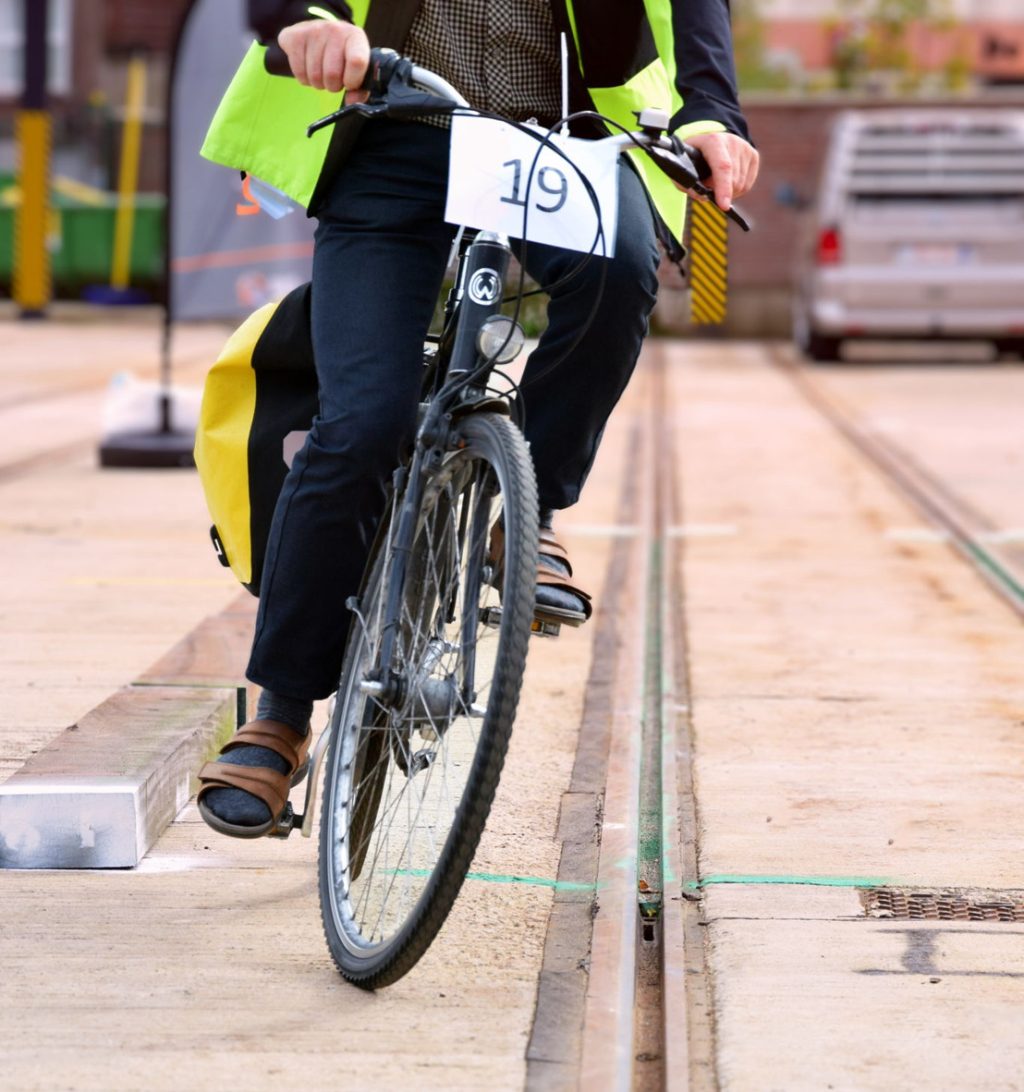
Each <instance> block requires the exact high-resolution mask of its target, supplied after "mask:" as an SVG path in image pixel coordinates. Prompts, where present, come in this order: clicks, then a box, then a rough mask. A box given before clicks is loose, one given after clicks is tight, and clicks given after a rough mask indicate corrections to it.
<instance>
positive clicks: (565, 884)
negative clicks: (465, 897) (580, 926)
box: [385, 868, 597, 891]
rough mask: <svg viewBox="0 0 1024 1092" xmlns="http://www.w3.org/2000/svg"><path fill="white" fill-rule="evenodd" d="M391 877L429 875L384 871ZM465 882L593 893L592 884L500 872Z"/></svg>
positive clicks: (469, 875) (471, 874)
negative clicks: (516, 884) (514, 884)
mask: <svg viewBox="0 0 1024 1092" xmlns="http://www.w3.org/2000/svg"><path fill="white" fill-rule="evenodd" d="M385 871H386V872H387V873H388V874H389V875H392V876H411V877H413V878H414V879H426V878H427V877H428V876H430V875H431V870H430V869H429V868H391V869H386V870H385ZM466 879H467V880H479V881H481V882H482V883H518V884H523V885H524V886H526V887H549V888H551V890H553V891H595V890H597V885H596V884H593V883H573V882H572V881H570V880H549V879H548V878H547V877H545V876H512V875H506V874H505V873H501V872H467V873H466Z"/></svg>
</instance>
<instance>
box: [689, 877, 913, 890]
mask: <svg viewBox="0 0 1024 1092" xmlns="http://www.w3.org/2000/svg"><path fill="white" fill-rule="evenodd" d="M727 883H733V884H749V885H751V886H757V885H771V884H776V885H779V886H781V885H783V884H797V885H803V886H805V887H891V886H893V881H892V880H887V879H883V878H881V877H878V876H742V875H731V874H728V873H726V874H722V875H718V876H705V877H704V879H702V880H687V881H686V883H684V884H683V887H685V888H686V889H687V890H689V891H698V890H699V889H700V888H702V887H713V886H717V885H718V884H727Z"/></svg>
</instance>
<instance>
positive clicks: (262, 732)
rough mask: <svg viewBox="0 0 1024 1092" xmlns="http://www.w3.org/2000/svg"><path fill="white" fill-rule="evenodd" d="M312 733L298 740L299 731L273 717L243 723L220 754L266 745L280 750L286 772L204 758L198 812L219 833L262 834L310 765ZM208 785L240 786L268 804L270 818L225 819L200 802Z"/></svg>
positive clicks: (269, 828) (271, 826)
mask: <svg viewBox="0 0 1024 1092" xmlns="http://www.w3.org/2000/svg"><path fill="white" fill-rule="evenodd" d="M311 737H312V733H311V732H307V734H306V738H305V739H302V740H300V739H299V738H298V734H297V733H296V732H294V731H293V730H292V729H291V728H289V727H288V726H287V725H286V724H282V723H281V722H280V721H276V720H253V721H250V722H249V723H248V724H246V725H243V726H242V727H241V728H239V729H238V731H237V732H236V733H235V734H234V735H233V736H232V737H231V739H229V740H228V741H227V743H225V744H224V746H223V747H221V749H220V753H221V754H222V755H225V754H228V753H229V752H230V751H233V750H234V749H235V748H236V747H266V748H267V749H268V750H270V751H273V752H274V753H275V754H279V755H280V756H281V757H282V758H283V759H284V760H285V762H287V763H288V764H289V770H288V772H287V773H278V772H277V771H276V770H271V769H268V768H267V767H266V766H237V765H235V764H234V763H230V762H207V763H206V765H205V766H203V768H202V769H201V770H200V771H199V781H200V789H199V794H198V796H197V797H196V804H197V806H198V808H199V814H200V815H201V816H202V817H203V819H204V821H205V822H206V823H207V824H208V825H209V826H211V827H212V828H213V829H214V830H215V831H217V832H218V833H219V834H228V835H230V836H231V837H232V838H261V837H263V835H265V834H269V833H270V832H271V831H272V830H273V829H274V828H275V827H276V826H277V824H278V823H279V822H280V819H281V816H282V815H283V814H284V810H285V808H286V807H287V805H288V792H289V790H290V789H291V788H292V786H293V785H297V784H298V783H299V782H300V781H301V780H302V779H303V778H304V777H305V776H306V772H307V771H308V769H309V744H310V740H311ZM211 789H241V790H242V791H243V792H247V793H249V794H250V795H252V796H255V797H256V798H257V799H258V800H262V801H263V803H264V804H266V805H267V809H268V810H269V812H270V819H269V820H268V821H267V822H266V823H260V824H259V825H257V826H242V825H241V824H238V823H228V822H225V820H223V819H221V818H220V817H219V816H216V815H214V813H213V812H212V811H210V809H209V808H208V807H207V806H206V804H205V803H204V802H203V797H204V796H205V795H206V793H207V792H209V791H210V790H211Z"/></svg>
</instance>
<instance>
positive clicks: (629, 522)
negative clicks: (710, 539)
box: [527, 345, 717, 1092]
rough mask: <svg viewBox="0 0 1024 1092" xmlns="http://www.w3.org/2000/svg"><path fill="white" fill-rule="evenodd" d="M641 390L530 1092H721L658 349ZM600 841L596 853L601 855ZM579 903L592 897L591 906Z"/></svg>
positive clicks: (651, 353) (543, 979)
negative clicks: (564, 1091) (583, 891)
mask: <svg viewBox="0 0 1024 1092" xmlns="http://www.w3.org/2000/svg"><path fill="white" fill-rule="evenodd" d="M638 378H640V380H641V383H640V384H638V385H642V388H643V390H642V394H641V397H640V399H639V405H637V407H636V408H635V411H634V413H635V419H634V422H633V426H632V429H631V432H630V439H629V442H628V445H627V450H628V457H627V458H626V459H625V460H624V461H623V463H622V466H621V471H620V478H619V483H620V484H619V490H620V492H619V502H618V511H617V515H616V521H617V522H616V526H617V531H618V534H617V537H616V540H615V542H614V544H613V546H612V550H611V562H610V565H609V567H608V570H607V573H606V579H605V586H604V589H603V594H602V595H601V597H600V599H599V604H600V605H601V610H600V613H599V616H598V618H597V619H596V622H597V632H596V634H595V641H594V652H593V658H592V662H591V668H590V674H589V679H588V684H587V702H586V706H585V708H584V715H583V720H582V724H581V732H580V746H579V750H578V752H577V756H576V763H575V767H574V771H573V777H572V780H571V782H570V787H569V792H568V793H566V795H565V796H564V797H563V802H562V821H561V823H560V837H561V839H562V854H561V864H560V868H559V875H558V879H559V882H560V885H562V886H561V887H560V889H556V895H555V904H554V907H553V911H552V918H551V924H550V926H549V931H548V938H547V944H546V947H545V956H544V965H543V967H542V971H541V976H540V985H539V990H538V1003H537V1009H536V1015H535V1020H534V1028H533V1034H532V1036H531V1040H530V1047H529V1048H528V1054H527V1056H528V1060H529V1069H528V1076H527V1088H529V1089H542V1088H553V1087H566V1081H565V1078H566V1076H567V1074H569V1073H573V1074H575V1078H576V1079H575V1080H574V1081H573V1082H568V1083H575V1084H578V1087H581V1088H587V1089H591V1088H593V1089H616V1090H623V1092H625V1090H627V1089H631V1090H636V1092H661V1090H663V1089H668V1090H675V1089H687V1090H692V1092H705V1090H712V1089H715V1088H716V1087H717V1079H716V1075H715V1065H714V1051H713V1029H712V1016H711V1012H712V1006H711V998H710V984H709V977H708V973H707V965H706V959H705V940H704V932H705V930H704V924H703V921H702V916H701V901H700V897H699V895H697V894H694V893H693V892H692V890H691V888H690V887H686V886H684V883H685V881H686V880H691V881H693V880H695V879H696V878H697V845H696V838H697V829H698V821H697V809H696V800H695V795H694V790H693V781H692V770H691V754H692V736H691V724H690V720H689V704H688V697H687V694H688V680H687V670H686V641H685V632H684V625H683V622H682V619H683V617H684V615H683V600H684V589H683V586H682V569H681V553H682V549H683V544H684V533H683V531H682V529H681V526H680V516H681V502H680V498H679V485H680V483H679V480H678V476H677V473H676V465H675V464H676V459H675V453H674V448H675V442H674V435H673V425H672V421H671V415H670V410H669V407H668V405H667V381H666V362H665V358H664V353H663V351H662V350H660V349H659V348H658V347H657V345H652V346H650V347H649V348H648V349H647V351H646V352H645V355H644V358H643V360H642V364H641V369H640V375H639V376H638ZM595 829H596V830H597V831H598V832H599V836H598V837H597V838H596V839H594V842H595V843H596V844H588V840H587V832H588V830H589V831H590V832H593V831H594V830H595ZM569 887H572V888H574V889H575V890H574V891H573V892H570V891H568V890H566V889H567V888H569ZM581 887H582V888H591V889H592V891H593V894H592V895H590V896H589V898H588V899H587V900H586V901H585V902H584V901H582V900H581V899H580V896H579V889H580V888H581ZM691 887H693V885H692V884H691ZM574 974H575V976H576V977H575V978H574ZM570 987H573V988H570ZM581 1024H582V1033H581V1032H580V1025H581ZM556 1043H558V1044H560V1045H559V1046H558V1047H557V1048H555V1049H553V1046H554V1044H556Z"/></svg>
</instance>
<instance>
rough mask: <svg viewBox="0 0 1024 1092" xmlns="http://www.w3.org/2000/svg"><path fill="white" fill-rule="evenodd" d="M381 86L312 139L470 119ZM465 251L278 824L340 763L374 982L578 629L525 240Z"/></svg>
mask: <svg viewBox="0 0 1024 1092" xmlns="http://www.w3.org/2000/svg"><path fill="white" fill-rule="evenodd" d="M285 63H286V62H285ZM268 67H270V65H269V64H268ZM271 70H272V71H273V70H274V69H271ZM277 71H278V73H279V74H284V72H283V71H281V69H280V61H278V66H277ZM366 86H367V89H368V90H369V91H370V97H369V99H368V101H367V102H366V103H362V104H358V105H353V106H345V107H343V108H342V109H341V110H339V111H337V112H336V113H334V114H332V115H330V116H329V117H327V118H324V119H321V120H320V121H319V122H316V123H315V124H314V125H313V126H311V127H310V132H311V133H312V132H314V131H316V130H317V129H319V128H322V127H323V126H325V125H330V124H334V123H336V122H337V121H339V120H341V119H342V118H344V117H347V116H350V115H352V114H357V115H361V116H363V117H368V118H373V117H381V116H391V117H410V116H423V115H426V114H430V113H437V114H440V113H452V112H453V111H455V110H468V109H469V108H468V106H467V105H466V103H465V101H464V100H463V99H461V97H460V96H459V95H458V93H457V92H456V91H455V89H454V88H452V87H451V86H450V85H449V84H447V83H446V82H445V81H444V80H442V79H441V78H440V77H438V76H436V75H435V74H433V73H430V72H428V71H427V70H425V69H421V68H418V67H416V66H413V65H412V64H411V63H410V62H409V61H407V60H406V59H404V58H401V57H399V56H398V55H397V54H395V53H393V52H392V51H389V50H373V51H372V54H371V65H370V72H369V75H368V78H367V84H366ZM645 114H646V115H647V116H644V115H641V117H640V123H641V131H640V132H638V133H625V134H621V135H617V136H609V137H607V138H605V139H606V140H609V141H615V142H618V144H619V145H620V146H621V147H622V148H626V147H632V146H637V147H642V148H644V149H645V151H646V152H647V153H648V154H651V155H652V156H655V157H657V159H656V161H657V162H659V165H660V166H661V167H662V169H663V170H665V171H666V173H670V174H673V175H674V176H675V177H676V178H677V180H679V181H681V182H683V184H685V185H687V186H688V187H690V188H693V189H695V190H697V192H700V193H704V194H707V193H709V191H708V190H707V189H706V188H705V187H704V186H703V185H702V183H701V182H700V178H699V175H700V173H701V169H702V164H701V159H700V156H699V153H697V152H696V151H695V150H694V149H689V148H687V147H686V146H684V145H682V144H680V143H679V142H678V141H675V140H674V138H671V137H667V136H665V135H664V128H665V126H666V125H667V117H665V116H664V115H655V112H652V111H648V112H645ZM541 139H542V140H543V138H541ZM703 169H704V171H705V176H706V165H704V168H703ZM736 216H738V214H734V218H735V217H736ZM740 219H742V218H740ZM458 238H459V239H461V238H462V232H461V231H460V233H459V237H458ZM459 253H460V258H459V264H458V272H457V275H456V278H455V281H454V285H453V288H452V290H451V292H450V293H449V295H448V298H447V302H446V305H445V311H444V321H443V327H442V331H441V333H440V334H439V335H436V336H434V337H430V338H428V339H427V342H426V343H425V344H426V347H425V353H424V383H423V402H422V403H421V407H420V419H419V426H418V430H417V434H416V439H415V445H414V448H413V451H412V454H411V457H410V459H409V460H408V461H406V462H405V463H403V464H402V466H400V467H399V468H398V469H397V470H396V471H395V473H394V476H393V480H392V484H391V499H390V502H389V505H388V508H387V511H386V514H385V516H384V519H383V520H382V523H381V528H380V531H379V534H378V539H377V543H376V545H375V547H374V549H373V551H372V553H371V557H370V561H369V563H368V565H367V570H366V575H365V576H364V583H363V588H362V590H361V592H360V594H359V596H358V597H356V598H355V599H352V600H350V601H349V603H348V604H347V606H348V607H349V609H350V610H351V612H352V614H353V618H354V621H353V624H352V626H351V630H350V636H349V641H348V646H347V650H346V653H345V659H344V664H343V667H342V671H341V677H340V681H339V686H338V690H337V693H336V695H335V698H334V705H333V709H332V712H331V716H330V721H329V725H328V728H327V730H326V731H325V732H324V733H323V735H322V736H321V737H320V739H319V741H318V742H317V744H316V747H315V748H314V752H313V755H312V759H311V763H310V771H309V775H308V776H309V780H308V784H307V790H306V802H305V807H304V810H303V812H302V814H301V815H297V814H295V813H294V811H293V810H292V809H291V806H290V805H289V807H288V808H287V809H286V811H285V813H284V815H283V816H282V818H281V820H280V822H279V824H278V827H277V829H276V830H275V831H274V836H277V837H287V836H288V835H289V834H290V833H291V831H292V830H293V829H295V828H296V827H300V828H301V830H302V833H303V834H304V835H305V836H306V837H309V836H310V835H311V832H312V824H313V815H314V812H315V807H316V793H317V784H318V781H319V774H320V769H321V766H322V765H323V763H324V761H325V755H326V763H327V766H326V772H325V774H324V790H323V791H324V800H323V808H322V815H321V823H320V846H319V890H320V904H321V915H322V918H323V925H324V932H325V936H326V940H327V945H328V948H329V949H330V952H331V955H332V957H333V959H334V962H335V964H336V965H337V967H338V970H339V971H340V972H341V974H342V975H343V976H344V977H345V978H346V979H347V980H348V981H350V982H352V983H354V984H356V985H358V986H361V987H363V988H366V989H376V988H378V987H381V986H385V985H388V984H390V983H392V982H394V981H396V980H397V979H398V978H400V977H401V976H402V975H404V974H405V973H406V972H407V971H408V970H409V969H410V968H411V967H412V966H414V965H415V963H416V962H417V961H418V960H419V959H420V957H421V956H422V955H423V953H424V952H425V951H426V950H427V948H428V947H429V945H430V943H431V942H432V940H433V939H434V937H435V936H436V934H437V932H438V930H439V929H440V927H441V925H442V924H443V922H444V920H445V918H446V917H447V914H448V912H449V910H450V909H451V907H452V905H453V903H454V901H455V898H456V896H457V895H458V893H459V890H460V888H461V886H462V883H463V880H464V879H465V875H466V872H467V870H468V869H469V866H470V863H471V861H472V858H473V854H474V853H475V851H476V848H477V845H478V843H479V840H480V836H481V834H482V832H483V828H484V824H485V822H486V819H487V816H488V814H489V811H490V808H491V804H492V802H493V800H494V795H495V791H496V789H497V784H498V779H499V777H500V774H501V769H502V765H503V762H504V758H505V754H506V751H507V748H508V743H509V737H510V735H511V731H512V724H513V721H514V719H515V712H516V706H517V702H518V698H519V692H520V688H521V685H522V678H523V672H524V670H525V665H526V654H527V646H528V642H529V639H530V635H531V632H534V633H540V634H542V635H544V634H547V635H555V634H556V633H557V631H558V625H557V623H552V622H550V621H548V622H544V621H538V620H537V619H535V617H534V595H535V574H536V570H537V554H538V508H537V493H536V483H535V481H534V474H533V466H532V462H531V460H530V454H529V450H528V448H527V446H526V443H525V441H524V439H523V436H522V433H521V432H520V430H519V429H518V428H517V426H516V424H515V421H514V414H515V410H516V405H515V401H514V397H513V395H514V393H515V388H514V385H512V387H511V389H506V390H496V389H495V388H493V386H492V385H491V382H492V375H493V374H494V373H495V371H496V370H497V369H498V368H499V366H500V365H501V364H504V363H508V362H509V361H510V360H511V359H514V357H515V356H516V355H518V352H519V350H520V349H521V347H522V343H523V340H524V338H523V335H522V331H521V329H519V327H518V324H517V323H516V322H515V317H514V316H513V317H508V316H505V315H502V313H501V306H502V303H503V293H504V286H505V283H506V278H507V273H508V268H509V263H510V258H511V248H510V243H509V239H508V238H507V237H506V236H504V235H500V234H498V233H495V232H490V231H480V232H478V233H477V234H476V236H475V238H473V239H472V241H471V242H469V243H468V245H463V246H461V247H459ZM521 298H522V288H521V287H520V293H519V296H518V297H517V301H518V300H519V299H521ZM517 309H518V302H517Z"/></svg>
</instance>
